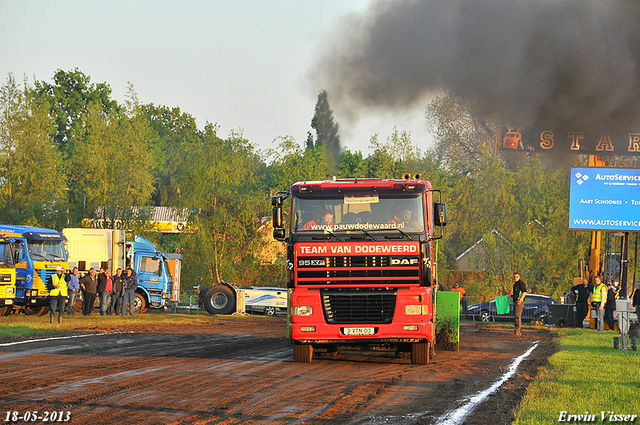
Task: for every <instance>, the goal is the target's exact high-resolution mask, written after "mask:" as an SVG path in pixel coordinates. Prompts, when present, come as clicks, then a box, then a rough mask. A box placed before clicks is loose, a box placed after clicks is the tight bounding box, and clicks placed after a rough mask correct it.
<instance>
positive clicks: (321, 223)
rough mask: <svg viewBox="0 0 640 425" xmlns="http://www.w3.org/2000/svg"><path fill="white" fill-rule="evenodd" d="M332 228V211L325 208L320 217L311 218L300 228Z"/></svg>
mask: <svg viewBox="0 0 640 425" xmlns="http://www.w3.org/2000/svg"><path fill="white" fill-rule="evenodd" d="M325 228H329V229H333V211H331V210H330V209H326V210H325V211H324V213H323V214H322V216H321V217H320V219H318V220H311V221H309V222H307V224H305V225H304V226H303V227H302V230H323V229H325Z"/></svg>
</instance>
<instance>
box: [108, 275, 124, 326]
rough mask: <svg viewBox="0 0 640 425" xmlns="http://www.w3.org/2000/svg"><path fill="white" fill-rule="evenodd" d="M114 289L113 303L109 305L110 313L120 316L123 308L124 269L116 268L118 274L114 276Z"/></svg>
mask: <svg viewBox="0 0 640 425" xmlns="http://www.w3.org/2000/svg"><path fill="white" fill-rule="evenodd" d="M112 282H113V289H112V291H111V305H110V306H109V311H107V314H108V315H112V314H113V313H115V314H116V316H120V313H121V310H122V296H123V294H122V292H123V291H124V276H123V275H122V269H121V268H118V270H116V275H115V276H113V278H112Z"/></svg>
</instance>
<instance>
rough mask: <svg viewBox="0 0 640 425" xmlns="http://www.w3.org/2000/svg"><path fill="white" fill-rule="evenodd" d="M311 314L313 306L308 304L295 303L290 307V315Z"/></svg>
mask: <svg viewBox="0 0 640 425" xmlns="http://www.w3.org/2000/svg"><path fill="white" fill-rule="evenodd" d="M312 314H313V307H311V306H310V305H297V306H293V307H291V315H292V316H311V315H312Z"/></svg>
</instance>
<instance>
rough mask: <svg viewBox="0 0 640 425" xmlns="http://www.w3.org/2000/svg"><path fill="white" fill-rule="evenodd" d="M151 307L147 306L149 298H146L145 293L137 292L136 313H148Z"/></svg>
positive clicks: (134, 310)
mask: <svg viewBox="0 0 640 425" xmlns="http://www.w3.org/2000/svg"><path fill="white" fill-rule="evenodd" d="M148 309H149V307H148V306H147V300H146V299H145V298H144V295H142V294H139V293H137V292H136V306H135V307H134V309H133V312H134V313H135V314H142V313H146V312H147V310H148Z"/></svg>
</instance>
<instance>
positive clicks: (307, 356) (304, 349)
mask: <svg viewBox="0 0 640 425" xmlns="http://www.w3.org/2000/svg"><path fill="white" fill-rule="evenodd" d="M293 359H294V360H295V361H296V362H298V363H311V359H313V345H310V344H300V343H298V342H294V345H293Z"/></svg>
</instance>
